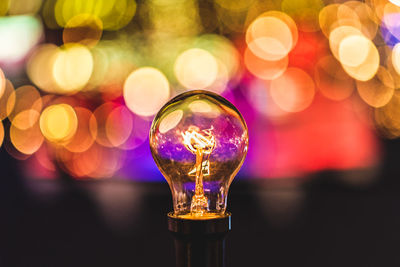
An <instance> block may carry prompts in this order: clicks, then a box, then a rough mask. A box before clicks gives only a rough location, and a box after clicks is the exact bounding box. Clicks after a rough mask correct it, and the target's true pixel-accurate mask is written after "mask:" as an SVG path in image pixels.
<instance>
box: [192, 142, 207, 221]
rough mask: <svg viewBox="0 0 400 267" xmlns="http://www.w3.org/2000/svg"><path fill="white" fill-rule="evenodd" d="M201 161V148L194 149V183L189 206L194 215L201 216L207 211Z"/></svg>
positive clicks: (202, 155)
mask: <svg viewBox="0 0 400 267" xmlns="http://www.w3.org/2000/svg"><path fill="white" fill-rule="evenodd" d="M203 161H204V152H203V149H201V148H198V149H196V166H195V167H196V185H195V193H194V196H193V198H192V204H191V206H190V211H191V213H192V214H194V215H195V216H201V215H203V214H204V213H205V212H207V211H208V200H207V197H206V196H205V195H204V186H203V177H204V175H203Z"/></svg>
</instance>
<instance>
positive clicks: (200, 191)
mask: <svg viewBox="0 0 400 267" xmlns="http://www.w3.org/2000/svg"><path fill="white" fill-rule="evenodd" d="M203 159H204V153H203V150H202V149H196V190H195V194H196V195H198V196H200V195H204V187H203Z"/></svg>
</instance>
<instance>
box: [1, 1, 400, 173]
mask: <svg viewBox="0 0 400 267" xmlns="http://www.w3.org/2000/svg"><path fill="white" fill-rule="evenodd" d="M0 16H1V17H0V120H1V124H2V126H4V127H3V128H1V129H2V131H1V129H0V137H1V134H2V133H3V136H4V142H3V145H2V148H3V149H5V151H7V152H8V153H9V154H10V155H11V156H12V157H14V158H16V159H18V160H26V162H25V163H23V164H26V165H24V166H27V168H24V169H26V170H28V169H29V170H30V168H31V167H29V166H31V165H34V166H35V167H34V169H35V170H36V169H38V170H39V169H41V170H42V171H35V172H36V173H37V175H36V176H40V174H46V177H57V176H58V175H60V173H62V172H66V173H67V174H69V175H71V176H72V177H75V178H79V179H87V178H104V177H112V176H116V177H119V178H122V177H123V178H133V179H144V180H157V179H160V178H161V175H158V176H157V175H156V174H154V173H155V172H154V163H153V161H152V160H151V157H150V154H149V151H148V145H146V143H147V142H148V132H149V128H150V123H151V121H152V119H153V116H154V115H155V114H156V113H157V111H158V110H159V109H160V108H161V107H162V106H163V105H164V104H165V103H166V102H167V101H168V100H169V99H170V98H172V97H174V96H176V95H178V94H180V93H183V92H186V91H189V90H195V89H204V90H208V91H212V92H215V93H217V94H221V95H223V96H224V97H226V98H227V99H229V100H230V101H231V102H232V103H233V104H234V105H235V106H237V107H238V108H239V109H240V111H241V112H242V113H243V116H244V117H245V119H246V122H247V123H248V127H249V130H250V131H249V133H250V135H251V136H250V139H251V140H254V141H252V142H254V144H253V145H251V146H250V147H249V149H250V150H249V157H248V159H247V161H246V164H245V165H244V169H243V171H242V176H259V177H260V178H261V177H262V178H264V177H268V178H269V177H275V178H277V177H296V176H302V175H306V174H308V173H310V172H315V171H319V170H323V169H327V168H328V169H354V168H363V167H365V166H367V165H368V166H372V165H374V164H378V163H377V162H378V160H379V153H378V149H377V147H378V145H377V144H378V143H377V139H376V134H381V135H383V136H385V137H387V138H398V137H400V124H399V121H400V113H399V112H398V107H399V105H400V101H399V99H400V98H399V94H398V92H397V91H398V90H397V88H399V87H400V7H399V1H397V0H391V1H387V0H367V1H362V2H360V1H328V2H327V1H322V0H279V1H260V0H250V1H249V0H238V1H229V0H213V1H200V2H199V1H195V0H185V1H180V0H171V1H166V0H152V1H144V2H143V1H138V2H137V1H134V0H88V1H81V0H30V1H28V0H6V1H0ZM188 109H190V110H191V111H200V110H208V108H207V106H205V105H203V103H201V102H193V103H192V105H191V106H190V107H188ZM208 111H209V114H210V116H211V115H212V114H214V113H213V111H212V110H211V111H210V110H208ZM180 116H184V114H180V112H179V111H176V112H175V113H171V117H169V120H165V122H164V123H163V126H162V127H161V128H162V129H164V130H167V129H169V128H171V127H173V126H174V123H175V122H176V121H177V120H178V119H179V117H180ZM2 138H3V137H2ZM0 141H1V138H0ZM0 143H1V142H0ZM287 147H289V148H290V151H289V150H288V149H286V148H287ZM360 159H364V160H360ZM29 172H30V171H26V173H28V174H29ZM32 172H34V171H32Z"/></svg>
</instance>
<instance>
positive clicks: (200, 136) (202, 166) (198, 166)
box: [182, 126, 215, 216]
mask: <svg viewBox="0 0 400 267" xmlns="http://www.w3.org/2000/svg"><path fill="white" fill-rule="evenodd" d="M211 130H212V129H208V130H203V131H202V133H199V129H198V128H197V127H193V126H191V127H189V130H187V131H186V132H184V133H182V137H183V144H184V145H185V147H186V148H187V149H188V150H189V151H190V152H192V153H193V154H195V155H196V163H195V167H194V170H192V171H190V172H189V173H188V174H189V175H192V174H193V173H194V172H195V173H196V187H195V194H194V196H193V198H192V204H191V206H190V212H191V213H192V214H193V215H195V216H202V215H203V214H204V213H205V212H207V211H208V200H207V197H206V196H205V195H204V187H203V177H204V176H205V175H209V174H210V162H209V157H210V154H211V152H212V151H213V150H214V148H215V138H214V136H213V135H212V134H211Z"/></svg>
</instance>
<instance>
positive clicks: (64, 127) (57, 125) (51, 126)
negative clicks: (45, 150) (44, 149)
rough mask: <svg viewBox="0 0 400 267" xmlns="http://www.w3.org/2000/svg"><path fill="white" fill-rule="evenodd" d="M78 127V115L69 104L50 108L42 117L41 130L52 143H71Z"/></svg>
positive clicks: (46, 109) (44, 111) (45, 110)
mask: <svg viewBox="0 0 400 267" xmlns="http://www.w3.org/2000/svg"><path fill="white" fill-rule="evenodd" d="M77 127H78V119H77V116H76V113H75V111H74V109H73V108H72V107H71V106H70V105H67V104H56V105H51V106H48V107H47V108H45V109H44V110H43V112H42V114H41V115H40V130H41V132H42V133H43V136H44V137H46V139H47V140H49V141H50V142H54V143H64V142H66V141H69V140H70V139H71V138H72V137H73V136H74V134H75V133H76V130H77Z"/></svg>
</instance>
